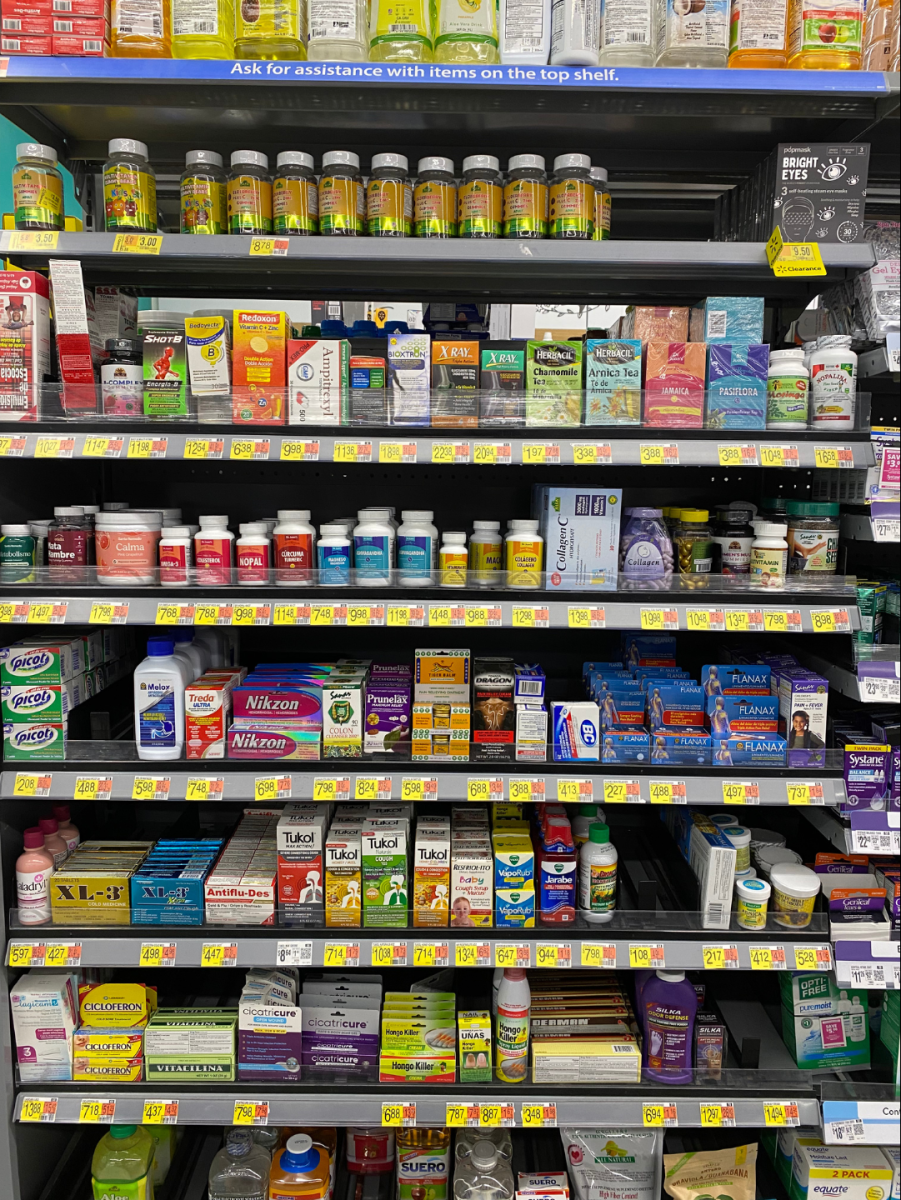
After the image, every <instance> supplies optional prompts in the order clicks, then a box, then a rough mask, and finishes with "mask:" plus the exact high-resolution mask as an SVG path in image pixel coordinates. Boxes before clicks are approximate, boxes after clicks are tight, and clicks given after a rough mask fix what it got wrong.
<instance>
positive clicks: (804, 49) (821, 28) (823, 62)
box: [788, 0, 863, 71]
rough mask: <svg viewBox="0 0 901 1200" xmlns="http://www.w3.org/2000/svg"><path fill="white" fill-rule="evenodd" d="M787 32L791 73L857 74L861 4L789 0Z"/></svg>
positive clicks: (856, 0)
mask: <svg viewBox="0 0 901 1200" xmlns="http://www.w3.org/2000/svg"><path fill="white" fill-rule="evenodd" d="M788 28H789V35H788V50H789V55H788V65H789V67H790V68H791V69H792V70H796V71H859V70H860V49H861V42H862V35H863V0H845V2H843V3H842V4H841V5H836V4H835V3H834V0H789V15H788Z"/></svg>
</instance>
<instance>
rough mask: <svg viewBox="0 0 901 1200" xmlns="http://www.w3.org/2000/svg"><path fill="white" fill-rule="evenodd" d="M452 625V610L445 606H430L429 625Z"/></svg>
mask: <svg viewBox="0 0 901 1200" xmlns="http://www.w3.org/2000/svg"><path fill="white" fill-rule="evenodd" d="M450 623H451V610H450V609H449V608H448V607H447V605H445V604H430V605H429V625H430V626H435V625H438V626H444V625H450Z"/></svg>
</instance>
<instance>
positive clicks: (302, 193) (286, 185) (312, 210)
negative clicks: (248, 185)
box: [272, 150, 319, 237]
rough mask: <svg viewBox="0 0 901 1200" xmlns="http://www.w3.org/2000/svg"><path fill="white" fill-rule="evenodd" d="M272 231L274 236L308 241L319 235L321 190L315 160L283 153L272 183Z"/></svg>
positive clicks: (302, 154)
mask: <svg viewBox="0 0 901 1200" xmlns="http://www.w3.org/2000/svg"><path fill="white" fill-rule="evenodd" d="M272 227H273V231H274V232H275V233H287V234H291V235H293V236H294V237H309V236H310V235H311V234H314V233H318V232H319V188H318V186H317V184H316V176H315V175H314V174H313V156H312V154H305V153H304V152H303V150H283V151H282V152H281V154H279V156H278V158H277V159H276V160H275V178H274V179H273V180H272Z"/></svg>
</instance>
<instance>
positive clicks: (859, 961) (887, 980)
mask: <svg viewBox="0 0 901 1200" xmlns="http://www.w3.org/2000/svg"><path fill="white" fill-rule="evenodd" d="M898 936H899V935H898V931H897V930H895V931H894V933H893V935H892V938H893V940H892V941H887V942H866V941H847V940H845V941H837V942H835V944H834V951H835V978H836V981H837V983H838V985H839V987H865V988H870V989H878V990H880V991H886V990H887V991H897V990H898V989H899V988H901V962H899V950H901V946H899V942H898Z"/></svg>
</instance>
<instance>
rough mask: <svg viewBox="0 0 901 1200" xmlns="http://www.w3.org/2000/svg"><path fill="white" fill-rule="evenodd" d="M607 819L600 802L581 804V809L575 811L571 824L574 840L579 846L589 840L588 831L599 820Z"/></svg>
mask: <svg viewBox="0 0 901 1200" xmlns="http://www.w3.org/2000/svg"><path fill="white" fill-rule="evenodd" d="M604 820H606V818H605V816H604V810H603V809H602V808H601V806H600V804H580V805H579V811H578V812H576V813H574V814H573V816H572V818H571V820H570V825H571V827H572V831H573V841H574V842H575V843H576V845H577V846H581V845H583V844H584V843H585V842H587V841H588V831H589V829H590V828H591V827H592V825H594V824H595V822H597V821H601V822H603V821H604Z"/></svg>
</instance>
